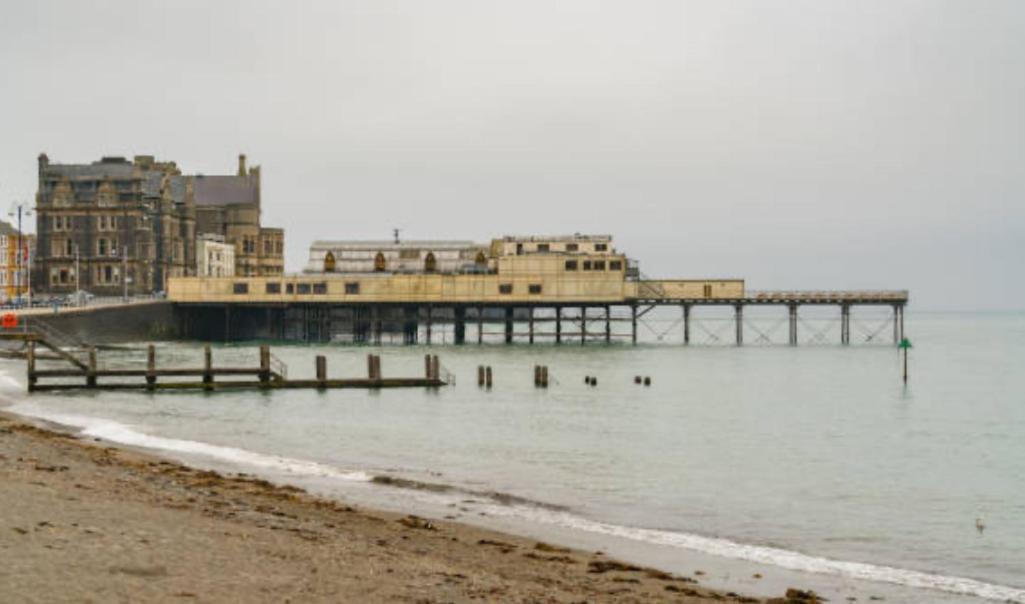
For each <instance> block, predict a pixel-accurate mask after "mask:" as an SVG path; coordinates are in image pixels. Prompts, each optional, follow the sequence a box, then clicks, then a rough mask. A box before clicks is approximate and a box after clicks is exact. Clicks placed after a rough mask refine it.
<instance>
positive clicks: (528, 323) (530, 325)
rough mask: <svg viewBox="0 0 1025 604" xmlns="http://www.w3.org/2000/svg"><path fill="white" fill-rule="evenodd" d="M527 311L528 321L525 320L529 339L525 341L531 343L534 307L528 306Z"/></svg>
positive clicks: (532, 339) (532, 338) (532, 341)
mask: <svg viewBox="0 0 1025 604" xmlns="http://www.w3.org/2000/svg"><path fill="white" fill-rule="evenodd" d="M527 312H528V315H527V321H528V322H527V326H528V330H529V335H528V336H527V337H528V338H529V339H528V340H527V341H528V342H529V343H531V344H533V343H534V307H533V306H531V307H530V308H528V309H527Z"/></svg>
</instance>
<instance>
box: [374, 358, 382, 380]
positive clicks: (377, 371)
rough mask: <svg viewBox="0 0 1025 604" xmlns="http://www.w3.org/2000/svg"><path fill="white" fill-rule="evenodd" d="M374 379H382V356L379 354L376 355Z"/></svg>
mask: <svg viewBox="0 0 1025 604" xmlns="http://www.w3.org/2000/svg"><path fill="white" fill-rule="evenodd" d="M374 379H375V380H380V379H381V356H380V355H377V354H375V355H374Z"/></svg>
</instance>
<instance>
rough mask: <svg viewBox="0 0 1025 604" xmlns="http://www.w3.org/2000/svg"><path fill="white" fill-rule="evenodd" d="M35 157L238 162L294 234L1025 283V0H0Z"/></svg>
mask: <svg viewBox="0 0 1025 604" xmlns="http://www.w3.org/2000/svg"><path fill="white" fill-rule="evenodd" d="M0 68H2V71H0V109H2V111H0V204H2V205H3V206H4V209H6V207H7V206H8V205H9V204H10V203H11V202H12V201H14V200H31V199H32V198H33V196H34V193H35V188H36V172H35V170H36V156H37V155H38V154H39V153H40V152H44V151H45V152H46V153H47V154H48V155H49V156H50V159H51V161H54V162H61V163H67V162H88V161H92V160H94V159H98V158H99V157H100V156H102V155H125V156H131V155H134V154H153V155H156V156H157V157H158V158H160V159H173V160H176V161H177V162H178V164H179V165H180V166H181V167H182V168H183V169H184V170H185V171H186V172H189V173H206V174H215V173H233V172H234V170H235V167H236V161H237V160H236V156H237V155H238V153H239V152H245V153H247V154H248V155H249V158H250V162H251V163H255V164H260V165H262V166H263V222H264V224H265V225H268V226H281V227H284V228H285V229H286V232H285V235H286V241H287V249H286V256H287V265H288V268H289V269H290V270H296V269H299V268H300V267H301V266H302V264H303V263H304V262H305V259H306V255H307V246H308V244H309V242H310V241H312V240H313V239H318V238H319V239H330V238H339V239H340V238H358V239H375V238H387V237H389V236H390V233H391V229H392V228H393V227H399V228H402V234H403V236H404V237H408V238H417V239H423V238H458V239H476V240H488V239H490V238H491V237H492V236H498V235H502V234H513V233H516V234H521V233H572V232H576V231H579V232H599V233H611V234H613V235H614V236H615V239H616V244H617V247H618V248H619V249H620V250H623V251H625V252H627V253H628V254H629V255H630V256H631V257H634V258H637V259H639V260H640V262H641V267H642V271H643V272H644V273H645V274H647V275H649V276H658V277H719V276H724V277H744V278H746V279H747V282H748V287H749V288H754V289H768V288H805V289H819V288H908V289H910V290H911V293H912V304H913V305H914V306H915V307H917V308H919V309H971V308H979V309H1013V308H1017V309H1021V308H1022V307H1023V302H1022V300H1025V268H1023V266H1022V265H1023V260H1025V2H1021V1H1019V0H1009V1H997V0H987V1H978V0H963V1H960V2H949V1H941V0H922V1H910V0H908V1H901V0H881V1H877V2H873V1H858V2H853V1H851V2H830V1H825V0H807V1H788V2H765V1H752V2H739V1H721V0H708V1H703V2H696V1H684V0H670V1H666V2H654V1H652V2H645V1H637V0H631V1H625V0H624V1H621V2H598V1H595V0H586V1H580V2H565V1H554V0H549V1H543V2H531V1H524V0H515V1H513V0H509V1H506V2H502V3H498V2H485V1H482V0H466V1H459V2H444V1H433V2H414V1H410V2H389V1H382V0H368V1H366V2H344V1H337V0H336V1H330V2H296V3H285V2H255V1H252V0H249V1H246V2H216V3H215V2H205V1H204V2H179V1H176V2H167V1H161V2H142V1H124V2H88V3H86V2H77V1H76V2H70V1H69V2H46V1H33V2H4V3H3V4H2V6H0Z"/></svg>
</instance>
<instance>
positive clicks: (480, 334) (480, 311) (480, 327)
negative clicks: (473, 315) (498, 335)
mask: <svg viewBox="0 0 1025 604" xmlns="http://www.w3.org/2000/svg"><path fill="white" fill-rule="evenodd" d="M483 343H484V307H483V306H478V307H477V344H483Z"/></svg>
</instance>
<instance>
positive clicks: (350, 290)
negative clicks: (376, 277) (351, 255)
mask: <svg viewBox="0 0 1025 604" xmlns="http://www.w3.org/2000/svg"><path fill="white" fill-rule="evenodd" d="M345 293H346V294H348V295H350V296H352V295H356V294H358V293H359V282H358V281H357V282H353V283H346V284H345Z"/></svg>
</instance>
